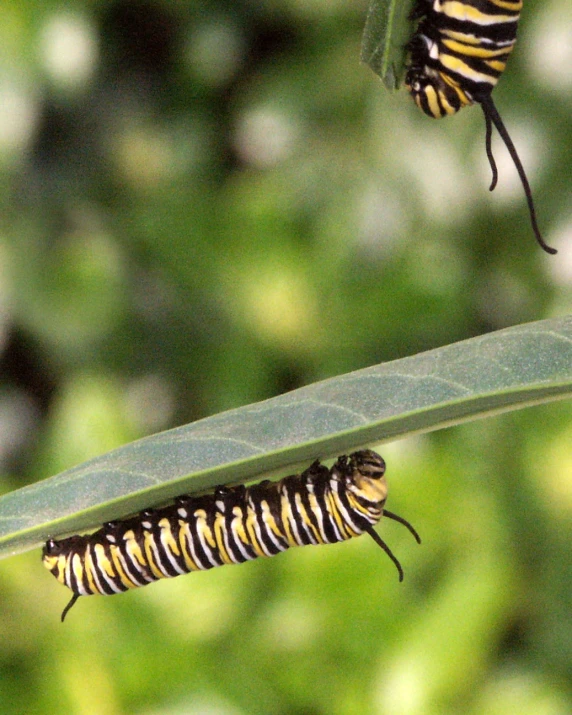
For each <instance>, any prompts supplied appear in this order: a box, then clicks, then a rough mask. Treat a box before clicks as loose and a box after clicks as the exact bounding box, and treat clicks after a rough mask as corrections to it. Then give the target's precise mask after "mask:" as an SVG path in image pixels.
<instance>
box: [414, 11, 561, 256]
mask: <svg viewBox="0 0 572 715" xmlns="http://www.w3.org/2000/svg"><path fill="white" fill-rule="evenodd" d="M521 9H522V0H417V3H416V5H415V7H414V10H413V12H412V14H411V19H412V20H415V21H417V23H418V24H417V28H416V31H415V33H414V35H413V37H412V39H411V41H410V42H409V43H408V45H407V49H408V52H409V59H408V66H407V73H406V75H405V86H406V87H407V89H408V90H409V92H410V93H411V96H412V97H413V99H414V100H415V103H416V104H417V106H418V107H419V108H420V109H422V110H423V111H424V112H425V114H427V115H428V116H430V117H434V118H435V119H439V118H441V117H446V116H449V115H451V114H455V113H456V112H458V111H459V110H460V109H462V108H463V107H466V106H468V105H470V104H474V103H478V104H480V105H481V108H482V110H483V113H484V116H485V125H486V138H485V149H486V153H487V158H488V160H489V164H490V166H491V171H492V181H491V185H490V190H491V191H493V189H494V188H495V186H496V184H497V179H498V172H497V167H496V162H495V159H494V157H493V152H492V126H493V124H494V126H495V127H496V129H497V131H498V133H499V134H500V136H501V139H502V140H503V142H504V143H505V146H506V148H507V149H508V151H509V154H510V156H511V158H512V160H513V162H514V165H515V167H516V169H517V171H518V175H519V177H520V180H521V183H522V186H523V189H524V193H525V196H526V202H527V204H528V211H529V214H530V222H531V224H532V230H533V232H534V236H535V238H536V240H537V242H538V243H539V245H540V246H541V248H542V249H543V250H544V251H546V252H547V253H550V254H555V253H556V250H555V249H554V248H551V247H550V246H548V245H547V244H546V242H545V241H544V239H543V238H542V235H541V233H540V229H539V227H538V223H537V220H536V210H535V208H534V201H533V198H532V191H531V189H530V185H529V183H528V178H527V176H526V173H525V171H524V167H523V166H522V162H521V161H520V157H519V156H518V153H517V151H516V148H515V146H514V144H513V142H512V139H511V138H510V136H509V134H508V132H507V130H506V127H505V126H504V123H503V121H502V119H501V117H500V115H499V113H498V111H497V108H496V106H495V103H494V102H493V99H492V94H491V93H492V91H493V89H494V87H495V85H496V83H497V82H498V80H499V77H500V76H501V74H502V73H503V72H504V70H505V67H506V63H507V60H508V57H509V55H510V53H511V52H512V49H513V47H514V45H515V43H516V31H517V26H518V21H519V18H520V11H521Z"/></svg>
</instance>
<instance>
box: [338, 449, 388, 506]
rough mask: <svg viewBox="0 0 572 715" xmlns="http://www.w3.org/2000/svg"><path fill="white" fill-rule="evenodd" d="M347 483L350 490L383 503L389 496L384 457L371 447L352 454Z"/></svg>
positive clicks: (347, 468) (368, 499)
mask: <svg viewBox="0 0 572 715" xmlns="http://www.w3.org/2000/svg"><path fill="white" fill-rule="evenodd" d="M346 484H347V487H348V490H349V491H351V492H353V493H354V494H355V495H357V496H359V497H361V498H362V499H365V500H366V501H368V502H370V503H375V504H380V505H383V504H384V503H385V499H386V497H387V482H386V481H385V462H384V460H383V458H382V457H380V455H379V454H377V452H374V451H373V450H371V449H362V450H360V451H359V452H353V454H350V456H349V458H348V460H347V464H346Z"/></svg>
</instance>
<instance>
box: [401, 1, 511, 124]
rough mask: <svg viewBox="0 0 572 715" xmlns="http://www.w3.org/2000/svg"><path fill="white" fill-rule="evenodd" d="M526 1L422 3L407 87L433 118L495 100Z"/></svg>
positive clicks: (411, 47) (418, 11)
mask: <svg viewBox="0 0 572 715" xmlns="http://www.w3.org/2000/svg"><path fill="white" fill-rule="evenodd" d="M521 9H522V0H418V3H417V6H416V8H415V10H414V15H413V17H414V18H416V19H420V20H421V21H420V23H419V26H418V27H417V32H416V33H415V36H414V37H413V39H412V40H411V42H410V44H409V51H410V64H409V69H408V72H407V76H406V79H405V84H406V86H407V88H408V89H409V91H410V92H411V94H412V96H413V99H414V100H415V102H416V104H417V105H418V106H419V107H420V108H421V109H422V110H423V111H424V112H425V113H426V114H428V115H429V116H430V117H435V118H439V117H444V116H446V115H448V114H454V113H455V112H458V111H459V109H461V108H462V107H465V106H467V105H469V104H473V103H474V102H481V101H482V100H483V98H484V97H486V96H488V95H490V93H491V92H492V90H493V88H494V86H495V85H496V83H497V81H498V79H499V77H500V76H501V74H502V73H503V72H504V69H505V67H506V62H507V60H508V56H509V55H510V53H511V51H512V48H513V47H514V45H515V42H516V30H517V25H518V20H519V17H520V11H521Z"/></svg>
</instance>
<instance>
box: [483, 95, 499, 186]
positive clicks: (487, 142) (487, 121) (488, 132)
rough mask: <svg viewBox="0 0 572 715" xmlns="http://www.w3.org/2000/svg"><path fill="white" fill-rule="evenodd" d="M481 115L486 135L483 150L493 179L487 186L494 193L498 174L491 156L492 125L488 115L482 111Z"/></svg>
mask: <svg viewBox="0 0 572 715" xmlns="http://www.w3.org/2000/svg"><path fill="white" fill-rule="evenodd" d="M483 113H484V115H485V127H486V134H485V150H486V152H487V159H488V160H489V164H490V167H491V171H492V174H493V178H492V181H491V185H490V186H489V191H494V190H495V187H496V185H497V183H498V179H499V172H498V169H497V163H496V161H495V158H494V156H493V147H492V138H493V123H492V121H491V118H490V115H489V114H487V113H486V112H485V111H484V109H483Z"/></svg>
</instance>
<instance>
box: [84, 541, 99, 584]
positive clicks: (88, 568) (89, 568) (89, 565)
mask: <svg viewBox="0 0 572 715" xmlns="http://www.w3.org/2000/svg"><path fill="white" fill-rule="evenodd" d="M84 559H85V572H86V574H87V582H88V584H89V590H90V591H91V592H92V593H99V588H98V587H97V583H96V581H95V578H94V577H93V570H94V564H93V559H92V558H91V549H90V548H89V547H88V548H86V550H85V557H84Z"/></svg>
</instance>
